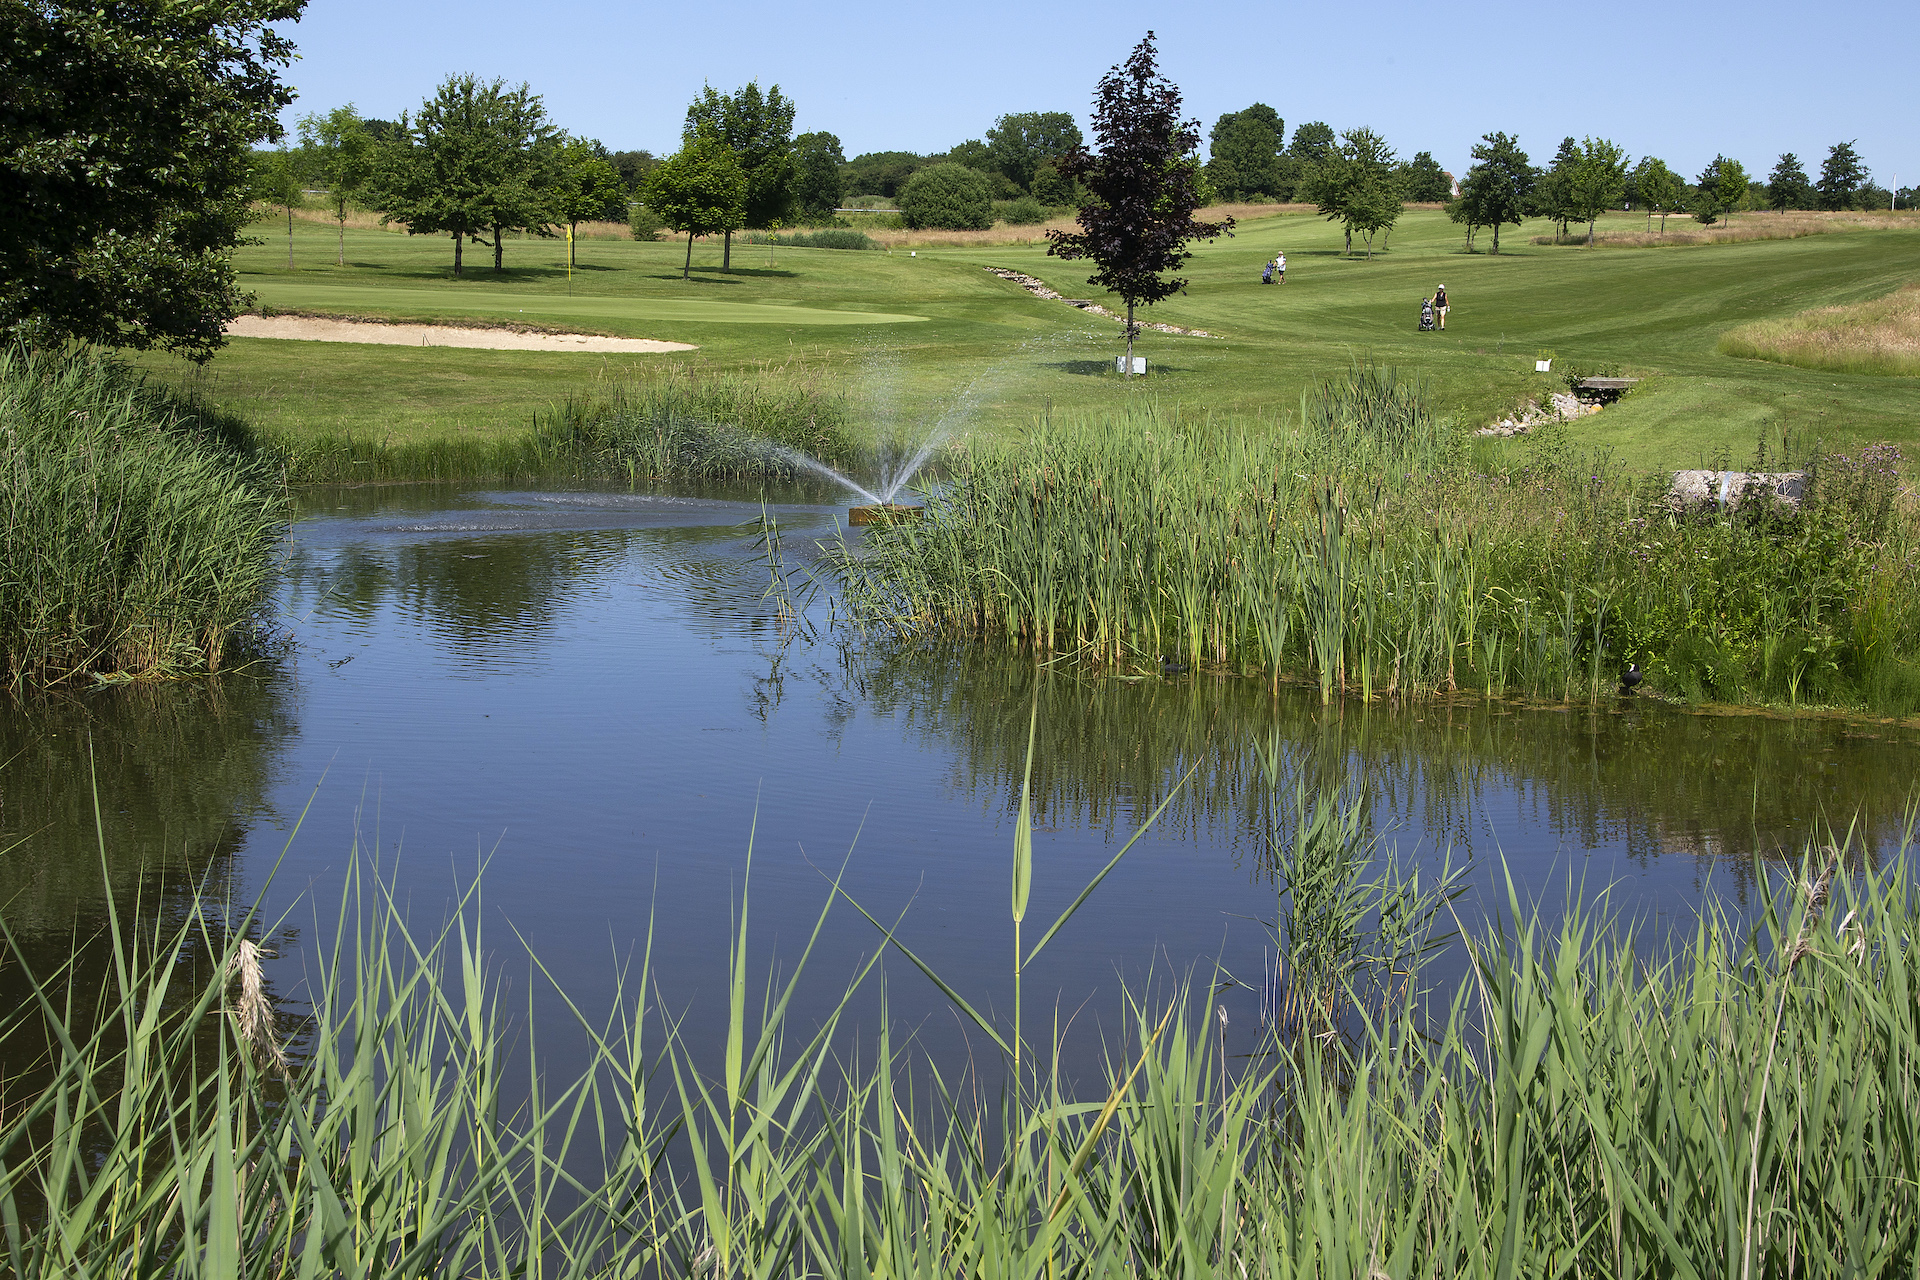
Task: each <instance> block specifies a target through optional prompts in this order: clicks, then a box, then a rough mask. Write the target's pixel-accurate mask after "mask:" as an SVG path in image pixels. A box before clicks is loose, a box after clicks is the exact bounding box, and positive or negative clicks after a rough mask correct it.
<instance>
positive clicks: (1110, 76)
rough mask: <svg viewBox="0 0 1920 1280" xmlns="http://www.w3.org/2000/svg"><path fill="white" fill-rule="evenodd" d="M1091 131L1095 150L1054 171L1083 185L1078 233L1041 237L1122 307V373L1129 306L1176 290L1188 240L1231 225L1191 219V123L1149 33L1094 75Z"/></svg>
mask: <svg viewBox="0 0 1920 1280" xmlns="http://www.w3.org/2000/svg"><path fill="white" fill-rule="evenodd" d="M1093 135H1094V138H1095V139H1096V140H1097V141H1098V143H1099V150H1098V151H1092V152H1090V151H1088V150H1087V148H1086V146H1085V145H1084V144H1082V145H1081V146H1078V147H1075V148H1074V149H1073V150H1072V151H1070V152H1068V153H1067V154H1066V155H1064V156H1062V157H1061V158H1060V159H1059V161H1058V162H1057V163H1058V166H1059V169H1060V172H1061V173H1062V174H1063V175H1064V176H1066V177H1068V178H1071V179H1074V180H1076V181H1078V182H1080V183H1081V184H1082V185H1083V186H1084V187H1085V188H1086V192H1087V195H1086V198H1085V200H1084V201H1083V202H1082V203H1081V206H1080V229H1079V230H1078V231H1065V230H1060V229H1054V230H1050V231H1048V232H1047V241H1048V243H1047V252H1048V253H1049V254H1052V255H1053V256H1055V257H1058V258H1065V259H1068V260H1074V259H1080V258H1089V259H1092V261H1093V263H1094V266H1095V268H1096V270H1095V272H1094V274H1093V275H1091V276H1089V277H1087V283H1088V284H1097V285H1100V286H1101V287H1102V288H1106V289H1110V290H1112V291H1113V292H1114V293H1117V294H1119V295H1120V297H1121V298H1122V299H1123V300H1124V301H1125V302H1126V304H1127V363H1126V371H1127V376H1128V377H1132V376H1133V343H1134V339H1135V337H1136V336H1137V335H1138V333H1139V325H1137V324H1136V323H1135V322H1134V309H1135V308H1136V307H1138V306H1139V305H1141V304H1142V303H1144V304H1146V305H1147V306H1152V305H1153V304H1154V303H1156V302H1159V301H1161V300H1162V299H1164V298H1169V297H1171V296H1173V295H1174V294H1175V293H1178V292H1180V291H1181V290H1183V289H1184V288H1185V287H1186V283H1187V282H1186V281H1185V280H1184V279H1181V278H1179V277H1177V276H1170V275H1169V273H1171V272H1176V271H1178V270H1179V269H1180V268H1181V267H1182V266H1184V265H1185V264H1186V261H1187V259H1188V258H1189V257H1191V256H1192V250H1191V249H1189V248H1188V247H1187V246H1188V244H1189V243H1190V242H1192V241H1194V240H1212V239H1214V238H1216V237H1218V236H1220V235H1223V234H1225V235H1231V234H1232V233H1233V219H1232V218H1228V219H1226V220H1224V221H1222V222H1196V221H1194V217H1193V215H1194V211H1195V210H1197V209H1199V208H1200V207H1201V203H1202V202H1201V199H1200V194H1201V193H1200V190H1199V181H1198V180H1199V177H1200V168H1199V165H1198V164H1197V163H1196V162H1195V160H1194V154H1193V153H1194V151H1195V150H1196V149H1197V148H1198V147H1199V145H1200V123H1199V121H1197V120H1184V119H1182V118H1181V116H1180V90H1179V88H1178V87H1177V86H1176V85H1175V84H1174V83H1173V82H1172V81H1171V80H1168V79H1167V78H1166V77H1165V76H1162V75H1161V74H1160V72H1159V69H1158V67H1157V66H1156V65H1155V62H1154V46H1153V32H1151V31H1149V32H1147V35H1146V39H1144V40H1142V41H1141V42H1140V43H1139V44H1137V45H1135V46H1134V48H1133V52H1132V53H1131V54H1129V55H1128V57H1127V60H1126V62H1125V63H1124V64H1122V65H1120V66H1117V67H1114V68H1112V69H1111V70H1109V71H1108V72H1107V74H1106V75H1104V76H1102V77H1101V78H1100V85H1099V88H1098V89H1097V90H1096V92H1095V94H1094V106H1093Z"/></svg>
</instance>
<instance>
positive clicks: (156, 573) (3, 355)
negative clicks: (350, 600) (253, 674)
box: [0, 347, 286, 686]
mask: <svg viewBox="0 0 1920 1280" xmlns="http://www.w3.org/2000/svg"><path fill="white" fill-rule="evenodd" d="M0 449H4V453H3V454H0V652H4V654H5V660H6V674H7V679H8V680H9V681H10V682H11V683H12V684H14V685H16V686H18V685H20V684H23V683H32V684H55V683H60V682H62V681H72V680H75V679H78V678H82V677H86V676H89V675H106V674H122V675H131V676H153V675H172V674H181V673H187V672H194V671H198V672H207V671H213V670H217V669H218V668H219V667H220V665H221V664H222V662H223V661H224V660H225V659H226V657H227V655H228V650H229V647H230V642H231V641H232V639H233V638H234V635H235V633H236V631H238V630H240V629H241V628H242V627H244V626H245V625H246V624H247V623H248V622H249V621H250V620H251V618H252V617H253V615H254V612H255V610H256V609H257V608H258V606H259V604H260V602H261V599H262V597H263V595H264V593H265V590H266V584H267V578H268V574H269V573H270V571H271V568H272V558H273V556H272V553H273V544H274V540H275V538H276V537H277V536H278V534H279V532H280V530H281V528H282V526H283V524H284V520H285V515H286V513H285V508H284V493H283V489H282V486H281V485H280V483H279V477H278V476H277V475H276V474H275V473H274V472H273V471H272V470H271V469H270V468H268V467H266V466H264V465H262V464H260V463H259V462H257V461H255V460H253V459H251V458H249V457H248V456H247V455H245V454H244V453H242V452H240V451H238V450H235V449H233V448H231V447H229V446H228V445H227V444H226V442H224V441H223V440H221V439H220V438H218V435H217V433H216V432H215V431H212V430H208V429H206V428H205V427H204V426H203V424H202V423H201V422H200V421H199V420H198V419H197V418H196V417H195V416H193V415H192V414H191V413H189V412H188V410H187V409H186V408H185V407H184V406H182V405H180V404H178V403H176V402H174V401H172V400H169V399H168V398H166V397H164V396H162V395H161V394H159V393H157V392H155V391H153V390H151V389H149V388H147V387H145V386H143V385H142V384H141V382H140V381H139V379H138V378H137V377H135V376H134V375H133V374H131V373H130V372H129V371H128V370H127V369H125V368H124V367H123V366H121V365H120V364H118V363H116V362H115V361H113V360H112V359H111V358H110V357H107V356H104V355H100V354H97V353H87V352H82V353H73V354H69V353H52V352H39V353H31V354H30V353H28V352H26V351H24V350H22V349H20V348H18V347H13V348H7V349H4V350H0Z"/></svg>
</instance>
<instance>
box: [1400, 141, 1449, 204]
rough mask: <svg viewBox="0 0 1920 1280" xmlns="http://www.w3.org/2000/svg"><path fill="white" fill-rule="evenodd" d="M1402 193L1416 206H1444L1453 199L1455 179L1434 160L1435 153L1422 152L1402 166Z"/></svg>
mask: <svg viewBox="0 0 1920 1280" xmlns="http://www.w3.org/2000/svg"><path fill="white" fill-rule="evenodd" d="M1399 177H1400V191H1401V194H1402V195H1404V196H1405V197H1406V198H1407V199H1408V200H1410V201H1412V202H1413V203H1415V204H1443V203H1445V202H1446V201H1448V200H1451V199H1453V179H1452V178H1450V177H1448V176H1447V171H1446V170H1445V169H1442V168H1441V167H1440V162H1439V161H1438V160H1435V159H1434V158H1433V152H1431V151H1420V152H1416V153H1415V154H1414V157H1413V159H1411V160H1409V161H1407V163H1405V164H1403V165H1401V166H1400V173H1399Z"/></svg>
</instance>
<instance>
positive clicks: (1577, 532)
mask: <svg viewBox="0 0 1920 1280" xmlns="http://www.w3.org/2000/svg"><path fill="white" fill-rule="evenodd" d="M1902 492H1903V491H1902V490H1901V488H1900V480H1899V467H1898V457H1897V451H1893V450H1891V449H1890V448H1885V447H1883V448H1878V449H1874V450H1868V451H1866V452H1865V453H1863V454H1862V455H1860V456H1859V457H1858V458H1849V457H1837V456H1835V457H1817V458H1815V459H1814V460H1813V463H1812V465H1811V474H1810V478H1809V483H1808V494H1807V497H1806V499H1805V500H1804V502H1803V503H1802V505H1801V506H1800V507H1799V508H1798V509H1795V510H1787V509H1774V508H1768V507H1765V506H1763V505H1762V504H1761V503H1759V502H1757V501H1756V502H1753V503H1749V504H1747V505H1745V506H1743V507H1740V508H1736V509H1735V510H1732V511H1724V512H1723V511H1719V510H1712V509H1710V510H1706V511H1699V510H1694V511H1687V510H1680V509H1676V508H1675V507H1674V506H1673V505H1672V504H1671V503H1670V502H1669V500H1668V496H1667V493H1666V485H1665V483H1664V482H1663V481H1662V480H1661V479H1660V478H1659V477H1640V476H1635V475H1632V474H1630V473H1627V472H1625V471H1623V470H1621V469H1620V468H1617V467H1614V466H1612V465H1610V464H1608V463H1607V462H1606V461H1605V460H1604V459H1598V458H1592V457H1585V456H1582V455H1580V454H1579V453H1578V452H1577V451H1575V450H1573V449H1572V448H1571V447H1570V445H1568V444H1567V443H1566V442H1565V441H1556V440H1555V439H1553V438H1547V439H1543V441H1542V442H1541V443H1540V444H1539V445H1538V446H1537V448H1536V452H1535V453H1534V454H1533V455H1532V457H1531V458H1530V459H1529V460H1528V462H1527V465H1525V466H1523V467H1518V468H1515V469H1513V470H1510V471H1505V472H1496V473H1487V472H1481V471H1477V470H1475V469H1474V467H1473V465H1472V459H1471V457H1470V455H1469V453H1468V451H1467V450H1466V449H1465V448H1464V444H1463V442H1462V440H1461V439H1460V437H1459V435H1458V434H1457V433H1456V432H1455V431H1454V430H1453V428H1452V426H1451V424H1449V423H1448V422H1446V421H1444V420H1440V419H1436V418H1434V417H1433V416H1432V415H1430V414H1429V413H1428V412H1427V411H1426V410H1425V409H1424V408H1423V407H1422V403H1421V397H1420V395H1419V392H1418V389H1417V388H1409V387H1407V386H1406V385H1405V384H1402V383H1400V382H1398V381H1396V380H1394V379H1392V378H1390V377H1388V376H1386V375H1383V374H1381V373H1379V372H1377V371H1375V370H1372V369H1370V368H1367V367H1365V366H1361V367H1357V368H1356V369H1354V370H1353V371H1352V372H1351V373H1350V374H1349V376H1348V377H1347V378H1345V379H1343V380H1335V381H1333V382H1330V383H1328V384H1327V385H1325V386H1323V387H1322V388H1321V389H1320V390H1319V391H1318V392H1317V393H1315V394H1313V395H1310V396H1309V397H1308V398H1307V399H1306V400H1305V401H1303V404H1302V407H1301V412H1300V414H1299V415H1298V417H1297V418H1294V419H1291V420H1289V421H1286V422H1282V423H1279V424H1273V423H1266V422H1246V421H1218V422H1216V421H1196V420H1191V419H1185V420H1183V419H1179V418H1175V417H1171V416H1163V415H1160V414H1158V413H1157V412H1154V411H1142V412H1139V413H1136V414H1133V415H1130V416H1124V417H1119V418H1113V419H1099V420H1093V419H1088V420H1083V421H1081V420H1065V419H1061V418H1059V417H1055V418H1053V419H1052V420H1050V421H1049V422H1047V423H1045V424H1042V425H1041V426H1039V427H1038V428H1037V429H1036V430H1035V431H1034V432H1033V433H1032V434H1031V435H1030V436H1028V437H1026V438H1024V439H1021V440H1017V441H982V442H975V443H974V444H973V446H972V447H971V448H970V450H969V451H968V453H967V454H966V456H965V457H964V458H963V459H962V460H961V462H960V463H959V464H958V466H957V467H956V469H955V471H954V473H953V475H952V476H951V477H950V479H949V481H948V483H947V484H946V485H945V486H944V487H941V488H939V489H937V490H935V491H933V492H932V493H931V495H930V501H929V507H930V509H929V512H928V515H927V518H925V519H922V520H919V521H916V522H914V523H912V524H910V525H901V526H898V527H895V528H891V529H888V530H884V531H881V532H878V533H873V534H869V536H868V537H867V539H866V543H865V545H864V547H863V548H862V549H861V550H860V552H859V553H858V554H852V553H849V554H846V555H844V556H842V557H841V560H840V567H841V570H842V574H843V577H844V583H845V586H844V593H845V596H846V598H847V600H848V602H849V604H850V605H851V606H852V608H853V610H854V612H855V614H856V616H858V617H860V618H862V619H864V620H865V621H867V622H868V623H870V624H875V625H880V626H884V627H888V628H891V629H895V630H898V631H901V632H909V633H924V632H929V631H949V632H956V633H960V634H970V635H987V636H999V637H1003V638H1007V639H1011V640H1013V641H1014V642H1016V643H1018V644H1021V645H1024V646H1029V647H1031V648H1033V649H1036V650H1038V651H1041V652H1043V653H1050V654H1072V655H1076V656H1078V657H1080V658H1082V659H1084V660H1086V661H1088V662H1091V663H1093V664H1097V665H1101V666H1107V667H1114V666H1117V667H1120V668H1122V669H1130V668H1131V669H1137V668H1138V667H1139V666H1140V665H1142V664H1145V663H1150V662H1152V661H1154V660H1155V659H1157V658H1159V657H1160V656H1162V655H1167V656H1173V657H1177V658H1178V659H1179V660H1180V661H1182V662H1184V663H1187V664H1190V665H1191V664H1206V665H1208V666H1211V667H1214V668H1217V669H1222V670H1226V671H1232V672H1237V673H1241V674H1247V675H1254V674H1259V675H1264V676H1265V677H1266V678H1267V679H1268V680H1269V681H1270V682H1272V683H1273V684H1275V685H1277V684H1278V683H1279V682H1280V681H1282V680H1293V679H1300V680H1306V681H1310V682H1313V683H1316V684H1318V685H1319V687H1320V689H1321V693H1322V697H1323V699H1324V700H1327V701H1331V700H1332V699H1333V698H1334V697H1335V696H1336V695H1338V694H1355V695H1358V696H1360V697H1362V698H1369V699H1370V698H1374V697H1379V696H1405V695H1421V694H1431V693H1445V692H1451V691H1454V690H1459V689H1468V690H1479V691H1484V692H1486V693H1489V694H1492V693H1520V694H1525V695H1529V696H1533V697H1541V698H1551V699H1555V700H1578V701H1592V700H1597V699H1599V698H1601V697H1603V696H1606V695H1609V694H1611V693H1612V692H1613V690H1614V689H1615V687H1616V681H1617V679H1618V677H1619V675H1620V673H1621V672H1622V671H1623V670H1624V669H1625V668H1626V667H1627V665H1628V664H1629V663H1638V664H1639V665H1640V666H1641V667H1642V669H1643V670H1644V671H1645V672H1647V673H1648V675H1649V686H1648V687H1649V688H1652V689H1658V690H1664V691H1665V692H1667V693H1669V694H1671V695H1673V696H1677V697H1683V698H1688V699H1694V700H1718V701H1755V700H1759V701H1769V700H1777V701H1787V702H1795V703H1798V702H1803V701H1818V702H1824V703H1829V704H1841V705H1850V706H1864V707H1867V708H1870V709H1873V710H1877V711H1883V712H1888V713H1893V714H1905V713H1909V712H1911V711H1914V710H1916V709H1920V598H1916V597H1914V596H1913V594H1912V593H1910V592H1906V593H1902V592H1900V591H1898V589H1897V584H1898V583H1899V582H1901V581H1902V580H1904V578H1905V577H1906V576H1907V575H1909V574H1910V573H1912V572H1913V571H1914V570H1915V569H1916V568H1920V518H1916V513H1915V512H1914V510H1913V509H1912V506H1911V503H1910V502H1909V501H1908V500H1906V499H1904V498H1902V497H1901V496H1900V495H1901V493H1902Z"/></svg>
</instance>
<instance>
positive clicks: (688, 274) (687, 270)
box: [680, 231, 693, 280]
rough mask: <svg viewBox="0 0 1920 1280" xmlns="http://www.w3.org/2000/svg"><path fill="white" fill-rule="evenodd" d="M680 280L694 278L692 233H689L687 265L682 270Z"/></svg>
mask: <svg viewBox="0 0 1920 1280" xmlns="http://www.w3.org/2000/svg"><path fill="white" fill-rule="evenodd" d="M680 278H681V279H682V280H691V279H692V278H693V232H691V231H689V232H687V265H686V266H684V267H682V268H680Z"/></svg>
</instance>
